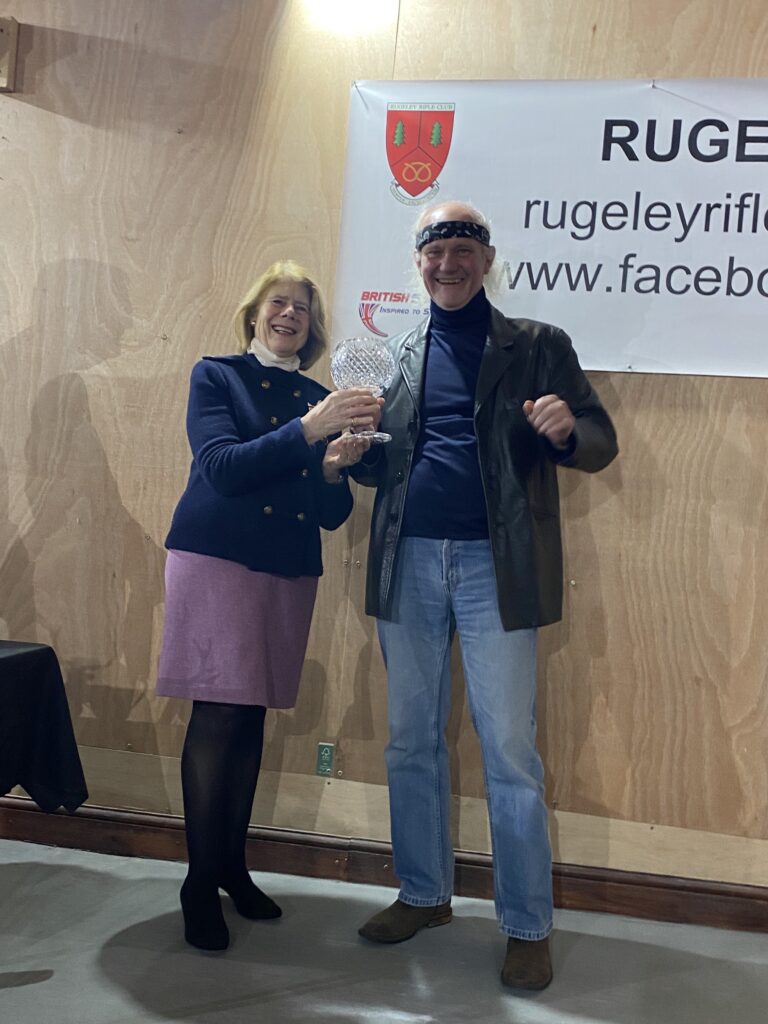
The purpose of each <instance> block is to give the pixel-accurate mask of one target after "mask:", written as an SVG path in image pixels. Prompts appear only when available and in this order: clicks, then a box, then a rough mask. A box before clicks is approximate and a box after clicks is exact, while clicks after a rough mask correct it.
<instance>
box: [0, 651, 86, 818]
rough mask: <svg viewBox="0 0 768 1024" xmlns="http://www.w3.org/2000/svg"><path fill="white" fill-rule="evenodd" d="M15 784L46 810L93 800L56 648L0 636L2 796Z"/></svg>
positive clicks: (74, 809) (0, 788) (69, 809)
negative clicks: (89, 793)
mask: <svg viewBox="0 0 768 1024" xmlns="http://www.w3.org/2000/svg"><path fill="white" fill-rule="evenodd" d="M14 786H21V787H22V788H23V789H25V790H26V791H27V793H29V795H30V796H31V797H32V799H33V800H34V801H35V803H36V804H37V805H38V806H39V807H40V808H41V810H43V811H55V810H57V809H58V808H59V807H62V806H63V807H65V808H66V809H67V810H68V811H69V812H70V814H71V813H73V812H74V811H76V810H77V808H78V807H79V806H80V804H82V803H83V802H84V801H85V800H87V799H88V790H87V788H86V785H85V777H84V775H83V767H82V764H81V763H80V755H79V753H78V750H77V744H76V743H75V733H74V730H73V728H72V719H71V717H70V714H69V705H68V704H67V695H66V692H65V689H64V681H63V679H62V678H61V669H60V668H59V661H58V658H57V657H56V653H55V651H54V650H53V648H52V647H48V646H47V645H45V644H31V643H23V642H20V641H15V640H0V795H2V794H5V793H8V792H9V791H10V790H11V789H13V787H14Z"/></svg>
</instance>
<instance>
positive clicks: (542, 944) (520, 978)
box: [501, 938, 552, 990]
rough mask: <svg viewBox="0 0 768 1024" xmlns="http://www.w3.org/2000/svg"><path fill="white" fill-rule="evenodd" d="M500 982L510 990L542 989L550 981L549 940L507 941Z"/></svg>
mask: <svg viewBox="0 0 768 1024" xmlns="http://www.w3.org/2000/svg"><path fill="white" fill-rule="evenodd" d="M501 980H502V983H503V984H504V985H508V986H509V987H510V988H527V989H534V990H537V989H542V988H546V987H547V985H548V984H549V983H550V981H552V961H551V960H550V957H549V939H548V938H546V939H538V940H537V941H535V942H529V941H528V940H526V939H513V938H509V939H507V955H506V957H505V958H504V966H503V967H502V969H501Z"/></svg>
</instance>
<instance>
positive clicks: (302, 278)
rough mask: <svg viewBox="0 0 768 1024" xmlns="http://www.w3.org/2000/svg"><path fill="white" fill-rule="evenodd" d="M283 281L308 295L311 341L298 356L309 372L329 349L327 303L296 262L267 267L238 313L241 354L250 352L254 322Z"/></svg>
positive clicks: (237, 329)
mask: <svg viewBox="0 0 768 1024" xmlns="http://www.w3.org/2000/svg"><path fill="white" fill-rule="evenodd" d="M281 281H292V282H293V283H294V284H302V285H304V287H305V288H306V289H307V291H308V292H309V337H308V338H307V341H306V344H305V345H304V347H303V348H301V349H299V351H298V352H297V353H296V354H297V355H298V357H299V360H300V362H299V368H300V369H302V370H307V369H309V367H310V366H312V364H313V363H316V362H317V360H318V359H319V358H320V356H321V355H322V354H323V352H325V351H326V349H327V348H328V329H327V327H326V325H325V302H324V301H323V296H322V294H321V292H320V289H319V288H318V286H317V285H316V284H315V282H314V281H313V280H312V278H311V277H310V276H309V274H308V273H307V271H306V270H305V269H304V267H302V266H300V265H299V264H298V263H296V262H295V260H278V261H277V262H276V263H273V264H272V266H271V267H267V269H266V270H265V271H264V273H263V274H262V275H261V277H259V278H258V280H257V281H256V282H255V283H254V284H253V285H252V287H251V288H250V289H249V290H248V293H247V294H246V296H245V298H244V299H243V301H242V302H241V303H240V305H239V306H238V309H237V312H236V313H235V318H234V327H235V334H236V335H237V339H238V341H239V342H240V345H241V346H242V351H243V352H247V351H248V349H249V347H250V344H251V341H252V340H253V333H254V331H253V324H252V323H251V321H252V320H255V319H256V317H257V316H258V314H259V309H260V307H261V304H262V302H263V301H264V298H265V296H266V294H267V292H268V291H269V290H270V288H272V287H273V286H274V285H276V284H279V283H280V282H281Z"/></svg>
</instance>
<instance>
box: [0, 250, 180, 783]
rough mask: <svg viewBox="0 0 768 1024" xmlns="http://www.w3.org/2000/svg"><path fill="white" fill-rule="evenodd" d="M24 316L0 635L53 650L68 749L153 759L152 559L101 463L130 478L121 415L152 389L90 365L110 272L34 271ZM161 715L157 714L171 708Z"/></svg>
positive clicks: (0, 558)
mask: <svg viewBox="0 0 768 1024" xmlns="http://www.w3.org/2000/svg"><path fill="white" fill-rule="evenodd" d="M32 308H33V310H34V321H33V322H32V323H31V324H30V326H29V327H28V328H26V329H25V330H23V331H22V332H21V333H20V334H18V335H16V336H15V337H13V338H11V339H10V340H9V341H7V342H6V343H4V344H3V345H2V346H0V388H1V389H2V394H3V395H4V396H8V398H7V400H6V401H4V403H3V408H2V410H1V411H0V424H2V436H3V437H4V438H6V439H8V442H7V444H8V447H7V449H6V453H5V459H6V461H7V463H8V466H7V469H8V470H9V471H8V472H5V473H3V474H2V488H0V530H2V532H3V535H2V536H0V618H2V619H4V620H5V623H6V629H7V633H8V635H9V637H11V638H13V639H26V640H33V641H34V640H36V641H38V642H44V643H49V644H50V645H51V646H52V647H54V649H55V650H56V653H57V655H58V656H59V660H60V662H61V666H62V672H63V675H64V679H65V682H66V684H67V691H68V695H69V702H70V707H71V710H72V716H73V721H74V725H75V731H76V735H77V739H78V743H80V744H81V745H85V746H93V747H106V748H110V749H122V750H126V749H127V750H131V749H133V750H136V751H143V752H145V753H153V752H157V750H158V743H157V726H158V723H155V722H153V720H152V715H151V713H150V708H149V704H148V701H147V690H148V688H149V687H150V686H151V685H152V684H153V679H154V671H155V666H154V664H153V658H152V638H153V627H154V622H155V609H156V608H157V607H158V606H159V605H160V604H161V602H162V599H163V591H162V567H163V561H164V555H163V551H162V549H161V548H160V547H159V546H158V545H157V544H155V543H154V541H153V540H152V539H151V537H150V536H149V535H148V534H147V533H146V532H145V530H144V528H143V527H142V525H141V524H140V523H139V522H137V520H136V519H134V517H133V516H132V515H131V514H130V513H129V512H128V510H127V508H126V507H125V505H124V503H123V500H122V497H121V494H120V490H119V487H118V483H117V480H116V478H115V475H114V473H113V470H112V465H111V462H110V460H113V461H114V462H115V463H118V462H119V463H120V465H121V467H127V468H129V467H130V466H131V460H132V459H135V460H136V462H137V463H139V466H138V467H137V470H138V471H139V472H140V469H141V466H140V462H141V459H142V458H143V457H145V453H143V452H142V453H137V452H135V451H134V452H131V450H130V447H129V444H130V437H131V429H130V426H131V425H130V414H129V413H128V412H126V408H131V407H135V406H140V404H141V400H142V398H144V399H145V400H146V395H147V393H148V391H149V390H151V389H154V388H155V387H162V386H163V382H162V380H153V381H151V382H147V383H144V382H140V381H138V380H133V379H130V378H120V377H118V376H115V375H110V374H109V373H108V372H105V370H104V367H105V365H106V364H108V362H109V361H110V360H112V359H115V358H116V357H117V356H119V355H120V354H121V350H122V348H123V344H122V338H123V335H124V333H125V331H126V330H127V328H128V327H129V325H130V324H131V323H132V315H131V306H130V302H129V297H128V286H127V279H126V276H125V274H124V273H123V271H122V270H120V269H118V268H116V267H113V266H110V265H108V264H103V263H99V262H96V261H92V260H62V261H59V262H56V263H52V264H48V265H46V266H44V268H43V269H42V271H41V274H40V277H39V279H38V282H37V286H36V290H35V295H34V300H33V303H32ZM94 371H96V372H94ZM139 385H141V387H142V388H143V390H142V391H141V392H139ZM94 401H96V403H97V406H98V409H99V410H100V411H101V412H102V415H101V417H100V419H101V422H102V423H104V424H106V427H103V428H102V433H104V434H106V433H107V429H108V430H109V441H108V444H109V447H110V452H109V454H108V453H107V451H106V450H105V447H104V442H103V440H102V435H101V434H100V432H99V431H98V430H97V429H96V427H95V426H94V422H93V412H92V403H93V402H94ZM104 410H106V415H104V414H103V413H104ZM25 434H26V439H25V440H24V437H25ZM124 437H127V438H128V443H127V444H126V442H125V441H124V440H123V438H124ZM11 445H14V447H13V449H11ZM123 475H124V476H125V475H127V474H123ZM6 510H8V511H6ZM164 713H165V714H166V715H167V716H168V717H169V720H170V716H172V715H174V714H175V710H174V709H173V708H169V707H167V708H166V709H165V712H164ZM157 782H158V784H159V785H160V786H162V783H161V780H160V779H158V780H157ZM150 785H151V783H150ZM95 799H97V798H95Z"/></svg>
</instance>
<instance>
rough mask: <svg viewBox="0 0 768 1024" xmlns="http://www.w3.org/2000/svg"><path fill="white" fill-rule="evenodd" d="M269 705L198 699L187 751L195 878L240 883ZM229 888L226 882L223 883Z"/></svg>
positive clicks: (185, 782) (184, 766)
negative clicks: (267, 706)
mask: <svg viewBox="0 0 768 1024" xmlns="http://www.w3.org/2000/svg"><path fill="white" fill-rule="evenodd" d="M265 715H266V708H263V707H258V706H252V705H245V704H214V703H211V702H209V701H199V700H196V701H194V703H193V705H192V715H191V717H190V719H189V725H188V727H187V735H186V739H185V740H184V750H183V752H182V755H181V786H182V791H183V793H184V818H185V826H186V830H187V852H188V856H189V874H188V878H189V882H190V884H191V885H194V886H195V887H197V886H199V885H203V886H217V887H218V886H219V885H222V884H223V883H227V882H229V883H231V884H237V882H238V880H240V881H242V880H243V878H244V876H246V875H247V869H246V866H245V839H246V834H247V832H248V823H249V821H250V818H251V810H252V807H253V797H254V794H255V792H256V782H257V780H258V777H259V768H260V767H261V753H262V749H263V746H264V717H265ZM223 887H224V888H226V887H227V886H226V885H223Z"/></svg>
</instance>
